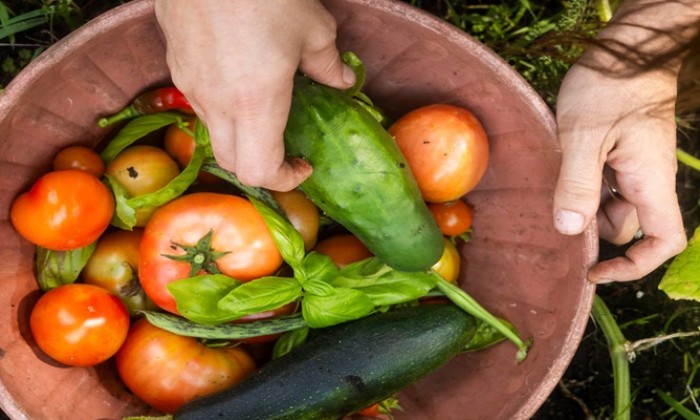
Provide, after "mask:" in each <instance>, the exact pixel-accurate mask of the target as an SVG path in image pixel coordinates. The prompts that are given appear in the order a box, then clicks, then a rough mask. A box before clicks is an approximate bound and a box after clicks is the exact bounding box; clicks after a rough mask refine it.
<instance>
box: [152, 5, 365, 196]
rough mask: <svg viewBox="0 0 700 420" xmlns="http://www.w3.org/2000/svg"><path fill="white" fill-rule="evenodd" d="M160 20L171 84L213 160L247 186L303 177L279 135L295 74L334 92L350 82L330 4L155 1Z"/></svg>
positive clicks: (282, 187) (305, 171)
mask: <svg viewBox="0 0 700 420" xmlns="http://www.w3.org/2000/svg"><path fill="white" fill-rule="evenodd" d="M270 3H271V2H270ZM156 17H157V19H158V22H159V24H160V26H161V29H162V30H163V33H164V35H165V40H166V44H167V61H168V66H169V68H170V71H171V73H172V79H173V83H174V84H175V85H176V86H177V87H178V88H179V89H180V90H181V91H182V92H183V93H184V94H185V96H186V97H187V98H188V100H189V101H190V103H191V104H192V107H193V109H194V111H195V112H196V113H197V115H198V116H199V118H201V120H202V121H203V122H204V124H205V125H206V126H207V128H208V129H209V134H210V138H211V145H212V149H213V151H214V156H215V158H216V160H217V162H218V164H219V165H220V166H221V167H223V168H224V169H227V170H229V171H231V172H234V173H235V174H236V176H237V177H238V179H239V180H240V181H241V182H242V183H244V184H246V185H250V186H260V187H266V188H269V189H272V190H277V191H287V190H291V189H293V188H294V187H296V186H297V185H299V184H300V183H301V182H303V181H304V179H306V178H307V177H308V176H309V175H310V174H311V172H312V168H311V166H310V165H309V164H308V163H307V162H305V161H303V160H301V159H295V160H291V161H289V162H288V161H286V160H285V158H284V157H285V155H284V143H283V137H282V133H283V131H284V128H285V126H286V123H287V116H288V114H289V109H290V103H291V96H292V88H293V82H294V74H295V73H296V71H297V70H301V71H302V72H304V73H305V74H307V75H308V76H309V77H311V78H312V79H314V80H316V81H317V82H319V83H323V84H326V85H329V86H332V87H335V88H339V89H344V88H348V87H350V86H352V85H353V83H354V82H355V75H354V73H353V72H352V70H351V69H350V68H349V67H347V66H346V65H345V64H343V63H342V62H341V61H340V57H339V53H338V50H337V48H336V46H335V39H336V24H335V20H334V19H333V17H332V16H331V15H330V14H329V13H328V11H326V10H325V9H324V8H323V6H322V5H321V4H320V3H319V1H318V0H277V1H275V2H274V5H272V4H268V2H261V1H260V0H235V1H233V0H226V1H222V0H198V1H191V0H156Z"/></svg>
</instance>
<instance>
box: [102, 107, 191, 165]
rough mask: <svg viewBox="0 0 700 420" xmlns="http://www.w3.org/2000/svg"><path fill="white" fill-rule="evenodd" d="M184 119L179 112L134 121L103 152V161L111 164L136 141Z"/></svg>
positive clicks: (149, 116) (160, 113)
mask: <svg viewBox="0 0 700 420" xmlns="http://www.w3.org/2000/svg"><path fill="white" fill-rule="evenodd" d="M182 119H183V114H180V113H177V112H159V113H157V114H150V115H143V116H140V117H136V118H134V119H132V120H131V121H129V122H128V123H127V124H126V125H125V126H124V127H123V128H122V129H121V130H119V132H117V134H116V135H115V136H114V137H113V138H112V140H111V141H110V142H109V144H108V145H107V147H106V148H105V149H104V150H103V151H102V153H101V156H102V160H104V161H105V162H106V163H110V162H111V161H112V160H114V158H115V157H117V155H118V154H119V153H120V152H121V151H122V150H124V149H126V148H127V147H129V146H130V145H131V144H132V143H134V142H135V141H136V140H138V139H140V138H142V137H144V136H146V135H147V134H149V133H151V132H153V131H156V130H159V129H161V128H163V127H165V126H167V125H170V124H173V123H176V122H179V121H182Z"/></svg>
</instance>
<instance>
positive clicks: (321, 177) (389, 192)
mask: <svg viewBox="0 0 700 420" xmlns="http://www.w3.org/2000/svg"><path fill="white" fill-rule="evenodd" d="M284 137H285V147H286V151H287V154H288V155H289V156H292V157H302V158H304V159H306V160H307V161H308V162H309V163H311V165H312V166H313V168H314V172H313V174H312V175H311V176H310V177H309V178H308V179H307V180H306V181H305V182H304V183H302V185H301V189H302V191H304V193H306V195H307V196H308V197H309V198H310V199H311V200H312V201H313V202H314V203H316V205H317V206H318V207H319V208H320V209H321V210H323V212H325V213H326V214H327V215H328V216H329V217H330V218H331V219H333V220H335V221H337V222H338V223H340V224H341V225H342V226H344V227H345V228H346V229H348V230H349V231H350V232H352V233H353V234H355V235H356V236H357V237H358V238H360V239H361V240H362V241H363V242H364V243H365V245H367V247H368V248H369V249H370V250H371V251H372V252H373V253H374V255H376V256H377V257H379V258H380V259H381V260H382V261H384V262H385V263H386V264H387V265H389V266H391V267H393V268H395V269H397V270H402V271H423V270H427V269H429V268H430V267H432V266H433V264H435V263H436V262H437V261H438V260H439V259H440V257H441V256H442V251H443V239H442V235H441V234H440V230H439V229H438V227H437V224H436V222H435V220H434V218H433V216H432V215H431V213H430V211H429V210H428V208H427V206H426V204H425V202H424V201H423V199H422V197H421V194H420V190H419V189H418V185H417V183H416V180H415V178H414V177H413V174H412V173H411V170H410V168H409V167H408V164H407V163H406V159H405V158H404V156H403V154H402V153H401V151H400V150H399V148H398V146H397V145H396V142H395V141H394V139H393V138H392V137H391V135H390V134H389V133H388V132H387V131H386V130H385V129H384V127H382V125H381V124H380V123H379V122H378V121H377V120H376V119H375V118H374V117H373V116H372V115H371V114H370V113H369V112H368V111H367V110H366V109H365V107H363V106H361V105H360V104H358V103H357V102H356V101H355V100H354V99H353V98H352V97H350V96H349V95H348V94H347V93H345V92H343V91H339V90H337V89H333V88H330V87H327V86H324V85H321V84H318V83H314V82H312V81H311V80H309V79H308V78H306V77H303V76H299V77H297V79H296V80H295V84H294V92H293V97H292V106H291V110H290V113H289V121H288V123H287V127H286V129H285V134H284Z"/></svg>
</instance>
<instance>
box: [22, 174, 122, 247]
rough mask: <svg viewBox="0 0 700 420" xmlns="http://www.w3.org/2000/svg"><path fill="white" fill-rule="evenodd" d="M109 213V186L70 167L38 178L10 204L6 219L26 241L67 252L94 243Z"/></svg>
mask: <svg viewBox="0 0 700 420" xmlns="http://www.w3.org/2000/svg"><path fill="white" fill-rule="evenodd" d="M113 212H114V197H113V196H112V192H111V191H110V190H109V188H107V186H106V185H104V184H103V183H102V182H101V181H100V180H99V179H98V178H97V177H95V176H94V175H90V174H89V173H87V172H85V171H81V170H76V169H72V170H66V171H54V172H49V173H47V174H46V175H44V176H42V177H41V178H39V180H37V181H36V182H35V183H34V185H33V186H32V187H31V189H30V190H29V191H27V192H25V193H23V194H21V195H20V196H19V197H17V198H16V199H15V201H14V202H13V203H12V207H11V209H10V220H11V221H12V225H13V226H14V228H15V229H16V230H17V232H19V234H20V235H22V236H23V237H24V238H25V239H27V240H28V241H29V242H32V243H33V244H35V245H39V246H41V247H44V248H47V249H51V250H54V251H67V250H71V249H76V248H82V247H84V246H86V245H89V244H91V243H93V242H95V241H96V240H97V238H99V236H100V235H101V234H102V232H104V231H105V229H107V226H109V222H110V220H111V219H112V213H113Z"/></svg>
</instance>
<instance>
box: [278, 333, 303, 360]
mask: <svg viewBox="0 0 700 420" xmlns="http://www.w3.org/2000/svg"><path fill="white" fill-rule="evenodd" d="M308 336H309V329H308V328H299V329H298V330H294V331H290V332H287V333H284V334H282V336H281V337H280V338H278V339H277V341H275V346H274V348H273V349H272V359H273V360H274V359H278V358H280V357H282V356H284V355H285V354H287V353H289V352H290V351H292V350H294V349H295V348H297V347H299V346H301V345H302V344H304V343H305V342H306V338H307V337H308Z"/></svg>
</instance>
